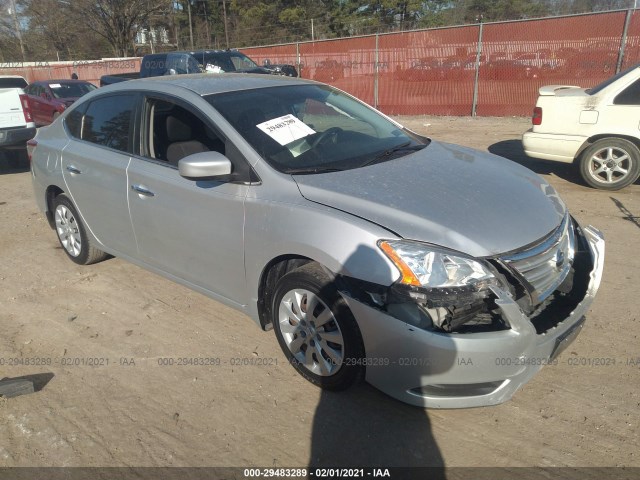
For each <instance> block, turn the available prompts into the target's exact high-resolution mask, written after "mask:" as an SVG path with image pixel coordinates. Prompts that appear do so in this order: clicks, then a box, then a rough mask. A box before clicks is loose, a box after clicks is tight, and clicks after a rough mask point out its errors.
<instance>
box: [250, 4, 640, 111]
mask: <svg viewBox="0 0 640 480" xmlns="http://www.w3.org/2000/svg"><path fill="white" fill-rule="evenodd" d="M625 25H626V26H627V29H626V32H625ZM623 47H624V50H623ZM242 51H243V52H245V53H246V54H247V55H249V56H250V57H252V58H254V59H259V60H260V61H261V62H262V61H263V60H265V59H269V60H270V61H271V62H272V63H290V64H293V65H296V66H297V67H299V69H300V74H301V76H302V77H303V78H310V79H313V80H318V81H322V82H326V83H329V84H331V85H334V86H336V87H338V88H341V89H343V90H345V91H347V92H349V93H352V94H354V95H356V96H357V97H359V98H361V99H362V100H364V101H366V102H368V103H370V104H372V105H374V106H376V107H378V108H379V109H380V110H382V111H383V112H385V113H388V114H399V115H402V114H414V115H415V114H431V115H470V114H472V113H475V114H477V115H483V116H508V115H529V114H530V113H531V110H532V108H533V106H534V104H535V101H536V98H537V95H538V89H539V88H540V87H541V86H542V85H549V84H563V85H578V86H582V87H592V86H594V85H596V84H598V83H599V82H601V81H603V80H605V79H607V78H608V77H610V76H611V75H613V74H614V73H616V71H617V70H618V68H623V69H624V68H627V67H630V66H632V65H634V64H636V63H638V62H639V61H640V10H638V11H632V10H628V11H615V12H604V13H594V14H586V15H575V16H566V17H554V18H546V19H539V20H521V21H514V22H498V23H486V24H483V25H480V24H476V25H468V26H462V27H448V28H438V29H428V30H421V31H413V32H402V33H391V34H380V35H371V36H365V37H358V38H346V39H338V40H324V41H315V42H301V43H297V44H287V45H277V46H267V47H254V48H247V49H242ZM476 77H477V81H476Z"/></svg>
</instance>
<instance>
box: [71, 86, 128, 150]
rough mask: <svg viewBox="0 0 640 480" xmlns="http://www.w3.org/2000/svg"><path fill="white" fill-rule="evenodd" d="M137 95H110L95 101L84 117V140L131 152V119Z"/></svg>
mask: <svg viewBox="0 0 640 480" xmlns="http://www.w3.org/2000/svg"><path fill="white" fill-rule="evenodd" d="M135 104H136V95H109V96H107V97H101V98H98V99H96V100H93V101H92V102H91V103H90V104H89V107H88V108H87V111H86V113H85V116H84V124H83V127H82V140H86V141H88V142H91V143H95V144H98V145H103V146H105V147H109V148H113V149H115V150H120V151H122V152H129V153H130V152H131V148H130V143H131V142H130V138H131V127H132V121H131V117H132V115H133V111H134V109H135Z"/></svg>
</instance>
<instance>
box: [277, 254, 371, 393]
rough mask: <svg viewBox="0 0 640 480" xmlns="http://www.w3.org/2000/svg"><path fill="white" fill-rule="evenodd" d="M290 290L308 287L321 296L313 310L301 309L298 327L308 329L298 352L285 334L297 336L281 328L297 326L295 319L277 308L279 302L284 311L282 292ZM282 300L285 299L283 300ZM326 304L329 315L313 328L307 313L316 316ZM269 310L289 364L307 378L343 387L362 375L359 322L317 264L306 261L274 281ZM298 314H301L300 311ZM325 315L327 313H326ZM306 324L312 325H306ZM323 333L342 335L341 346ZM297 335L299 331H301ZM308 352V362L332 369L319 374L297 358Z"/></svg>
mask: <svg viewBox="0 0 640 480" xmlns="http://www.w3.org/2000/svg"><path fill="white" fill-rule="evenodd" d="M292 291H298V292H299V291H309V292H311V293H312V294H313V295H316V296H317V298H318V299H319V300H320V302H318V303H314V305H315V306H314V311H313V312H309V311H304V312H303V314H304V319H305V320H304V321H306V322H307V325H306V327H303V326H302V325H301V324H303V323H304V321H302V320H301V321H300V322H299V324H300V328H306V329H307V330H306V332H304V333H305V335H304V337H302V336H301V337H300V338H302V339H303V340H307V341H308V343H306V344H304V345H301V347H300V349H299V350H298V353H297V356H296V355H294V353H293V351H292V350H291V349H290V348H289V346H288V343H287V340H286V339H285V335H289V336H290V338H291V337H293V338H295V339H298V337H295V335H292V334H291V332H284V333H283V328H285V329H286V328H289V327H291V328H296V325H297V324H296V321H295V319H292V318H289V320H285V319H284V317H283V316H286V314H285V313H282V315H283V316H282V317H281V311H280V310H281V308H280V307H281V306H282V307H283V309H284V310H283V312H284V311H286V306H284V305H285V304H286V298H288V297H286V298H285V296H287V295H288V294H289V293H291V292H292ZM302 298H303V301H302V303H303V306H306V305H307V302H306V298H305V297H304V296H303V297H302ZM283 300H285V301H284V303H283ZM312 301H313V300H312ZM325 307H328V308H329V310H330V314H332V319H331V320H330V321H327V322H326V323H325V324H324V325H321V326H318V327H317V330H315V328H316V325H314V322H313V321H312V320H310V317H308V316H307V315H309V313H311V318H315V319H316V320H317V319H319V318H320V317H321V316H322V314H323V313H325V312H324V309H325ZM296 310H297V308H296V307H294V308H292V311H293V312H296ZM271 312H272V318H271V320H272V322H273V330H274V331H275V334H276V337H277V339H278V343H279V344H280V347H281V348H282V351H283V352H284V354H285V356H286V357H287V359H288V360H289V362H290V363H291V365H293V367H294V368H295V369H296V370H297V371H298V373H299V374H300V375H302V376H303V377H304V378H306V379H307V380H308V381H309V382H311V383H313V384H314V385H316V386H319V387H321V388H324V389H327V390H344V389H346V388H349V387H350V386H351V385H353V384H355V383H357V382H359V381H361V380H362V378H364V372H365V367H364V361H363V360H364V358H365V351H364V345H363V342H362V335H361V334H360V329H359V328H358V324H357V323H356V320H355V318H354V317H353V314H352V313H351V311H350V310H349V308H348V307H347V305H346V303H345V302H344V300H343V299H342V297H341V296H340V294H339V293H338V290H337V288H336V286H335V284H334V283H333V279H332V278H331V277H330V276H329V275H328V274H327V273H326V272H325V271H324V270H323V269H322V267H320V266H319V265H318V264H316V263H308V264H306V265H304V266H302V267H300V268H298V269H296V270H294V271H292V272H289V273H287V274H286V275H284V276H283V277H282V278H280V280H279V281H278V283H277V284H276V289H275V293H274V295H273V302H272V308H271ZM316 313H317V315H316ZM298 314H299V315H300V313H298ZM326 315H327V316H329V313H327V314H326ZM301 317H302V315H301ZM296 318H297V317H296ZM323 318H325V317H323ZM309 325H311V326H312V327H309ZM309 328H313V330H312V331H313V332H315V334H310V333H309V331H310V330H309ZM325 333H326V335H327V336H329V335H331V336H332V338H334V339H335V338H337V336H336V335H341V337H342V338H341V339H342V345H341V346H340V345H339V343H333V342H331V341H330V340H328V339H327V338H324V339H322V338H321V335H325ZM299 335H302V333H301V334H299ZM294 342H295V340H294V341H292V343H294ZM314 342H317V343H315V344H316V345H317V346H318V347H310V346H309V345H313V344H314ZM304 347H306V348H304ZM327 347H328V348H331V349H332V350H333V353H334V354H335V352H339V353H340V354H341V358H342V361H341V362H335V361H332V360H331V357H330V356H329V355H328V354H327V352H328V350H326V349H325V348H327ZM338 347H340V348H338ZM318 349H319V350H318ZM318 351H320V353H318ZM308 352H313V353H311V357H312V361H311V362H310V363H312V364H313V365H314V366H316V365H317V368H318V369H321V364H322V365H323V366H324V367H325V368H326V366H327V364H330V368H331V369H332V370H331V372H330V373H327V372H325V373H324V374H323V373H322V372H320V374H318V373H316V372H314V371H313V370H312V369H310V368H309V367H308V366H307V364H305V363H304V362H303V361H301V360H300V356H301V355H302V356H304V355H306V354H307V353H308ZM318 355H321V356H322V359H319V358H318Z"/></svg>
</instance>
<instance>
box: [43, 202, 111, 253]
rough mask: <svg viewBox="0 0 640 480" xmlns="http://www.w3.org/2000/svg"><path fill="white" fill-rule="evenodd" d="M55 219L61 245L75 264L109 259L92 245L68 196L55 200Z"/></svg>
mask: <svg viewBox="0 0 640 480" xmlns="http://www.w3.org/2000/svg"><path fill="white" fill-rule="evenodd" d="M53 218H54V222H55V228H56V234H57V235H58V240H59V241H60V245H62V248H63V249H64V252H65V253H66V254H67V256H68V257H69V258H70V259H71V260H72V261H73V262H74V263H77V264H78V265H90V264H92V263H96V262H99V261H101V260H104V259H105V258H107V254H106V253H104V252H103V251H102V250H99V249H97V248H95V247H94V246H93V245H92V244H91V241H90V240H89V237H88V236H87V232H86V230H85V227H84V225H83V223H82V220H81V219H80V215H79V214H78V211H77V210H76V207H75V206H74V205H73V202H72V201H71V200H70V199H69V198H68V197H67V196H66V195H63V194H61V195H58V196H57V197H56V198H55V199H54V200H53Z"/></svg>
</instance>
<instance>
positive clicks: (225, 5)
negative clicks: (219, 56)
mask: <svg viewBox="0 0 640 480" xmlns="http://www.w3.org/2000/svg"><path fill="white" fill-rule="evenodd" d="M222 16H223V17H224V39H225V41H226V42H227V50H229V30H228V29H227V2H226V1H225V0H222Z"/></svg>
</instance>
